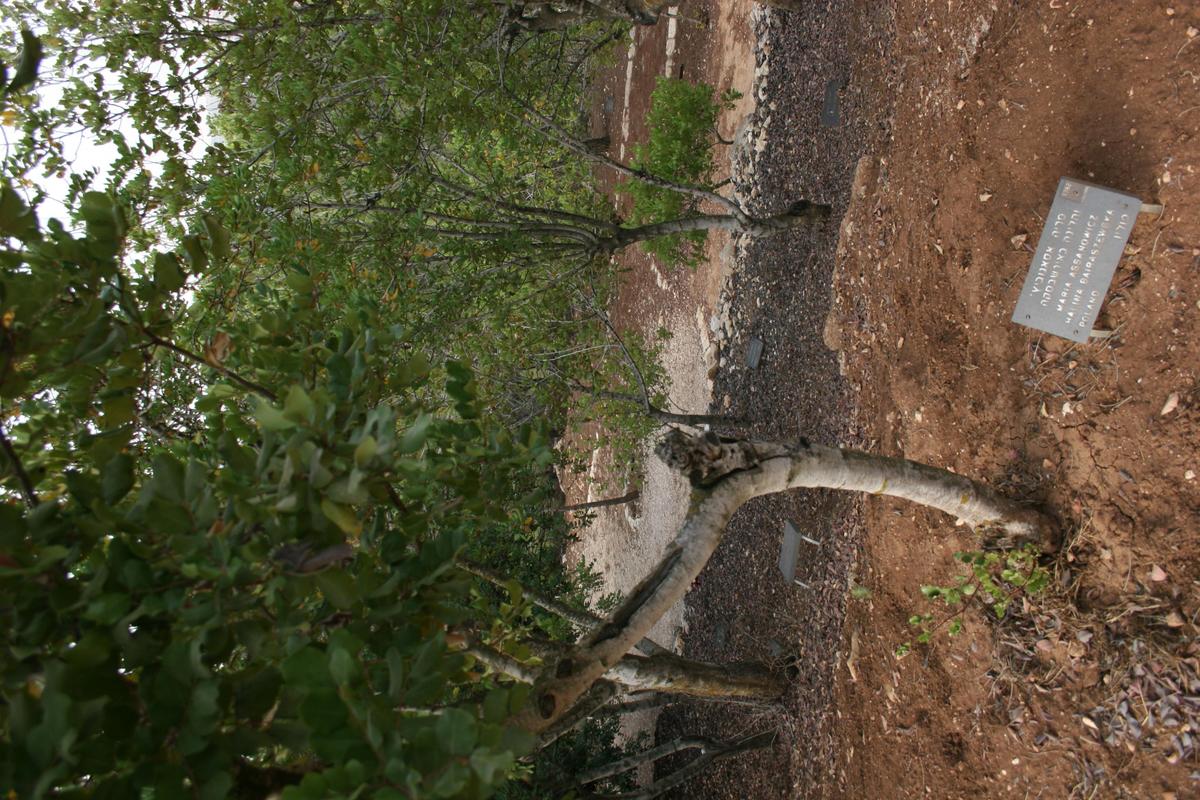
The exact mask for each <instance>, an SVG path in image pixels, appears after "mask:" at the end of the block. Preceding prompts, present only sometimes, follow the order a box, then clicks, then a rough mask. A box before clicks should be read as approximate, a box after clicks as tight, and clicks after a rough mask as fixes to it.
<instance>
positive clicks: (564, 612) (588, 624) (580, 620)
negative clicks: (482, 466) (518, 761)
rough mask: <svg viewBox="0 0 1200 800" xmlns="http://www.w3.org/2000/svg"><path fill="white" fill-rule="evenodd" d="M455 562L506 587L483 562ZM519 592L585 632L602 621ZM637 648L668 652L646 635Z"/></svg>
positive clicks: (528, 592) (537, 595)
mask: <svg viewBox="0 0 1200 800" xmlns="http://www.w3.org/2000/svg"><path fill="white" fill-rule="evenodd" d="M455 563H456V564H458V566H459V568H460V569H462V570H463V571H465V572H469V573H471V574H472V575H474V576H475V577H477V578H483V579H484V580H485V581H487V582H488V583H490V584H492V585H493V586H498V587H500V588H502V589H504V588H507V585H506V584H507V583H508V579H507V578H505V577H504V576H503V575H501V574H500V573H499V572H497V571H496V570H494V569H492V568H491V567H485V566H484V565H483V564H477V563H475V562H474V561H471V560H469V559H466V558H462V557H461V556H460V557H459V558H457V559H456V560H455ZM521 592H522V593H523V594H524V595H525V596H526V597H528V598H529V601H530V602H531V603H533V604H534V605H535V606H537V607H538V608H540V609H542V610H543V611H549V612H550V613H551V614H555V615H557V616H560V617H562V618H563V619H565V620H566V621H567V622H570V623H571V624H572V625H574V626H575V627H577V628H579V629H580V630H581V631H583V632H585V633H586V632H587V631H590V630H593V629H594V628H596V627H597V626H598V625H600V624H601V623H602V622H604V620H602V619H601V618H600V617H598V616H596V615H595V614H593V613H591V612H590V611H580V610H579V609H577V608H573V607H572V606H569V605H567V604H566V603H563V602H561V601H559V600H555V599H554V598H553V597H546V596H545V595H543V594H541V593H539V592H535V591H532V590H530V589H527V588H525V587H524V586H522V587H521ZM637 649H638V650H641V651H642V652H643V653H645V654H646V655H648V656H652V655H657V654H658V653H666V652H668V651H667V649H666V648H665V647H663V646H662V645H660V644H658V643H657V642H655V641H654V640H652V639H650V638H648V637H642V640H641V641H640V642H638V643H637Z"/></svg>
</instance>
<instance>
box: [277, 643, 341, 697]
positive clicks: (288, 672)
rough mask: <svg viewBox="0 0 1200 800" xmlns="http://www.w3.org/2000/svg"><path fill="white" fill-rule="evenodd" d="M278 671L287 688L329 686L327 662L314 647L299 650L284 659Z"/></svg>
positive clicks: (323, 655) (322, 654)
mask: <svg viewBox="0 0 1200 800" xmlns="http://www.w3.org/2000/svg"><path fill="white" fill-rule="evenodd" d="M279 669H280V672H281V673H282V674H283V679H284V681H285V682H286V683H287V684H288V685H289V686H295V687H297V688H300V689H315V688H320V687H323V686H330V685H331V678H330V675H329V662H328V661H327V660H326V658H325V654H324V653H322V652H321V651H320V650H318V649H316V648H315V647H310V646H306V647H302V648H300V649H299V650H297V651H296V652H294V653H292V654H291V655H290V656H288V657H287V658H285V659H284V660H283V663H282V664H280V666H279Z"/></svg>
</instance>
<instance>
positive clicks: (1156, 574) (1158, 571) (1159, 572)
mask: <svg viewBox="0 0 1200 800" xmlns="http://www.w3.org/2000/svg"><path fill="white" fill-rule="evenodd" d="M1149 577H1150V580H1152V581H1154V582H1155V583H1162V582H1163V581H1165V580H1166V579H1167V573H1166V571H1164V570H1163V568H1162V567H1160V566H1159V565H1158V564H1155V565H1154V566H1153V567H1152V568H1151V569H1150V575H1149Z"/></svg>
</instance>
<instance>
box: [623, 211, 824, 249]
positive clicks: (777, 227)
mask: <svg viewBox="0 0 1200 800" xmlns="http://www.w3.org/2000/svg"><path fill="white" fill-rule="evenodd" d="M828 217H829V206H826V205H820V204H817V203H808V202H800V203H796V204H795V205H794V206H793V207H792V208H791V209H789V210H788V212H787V213H785V214H779V215H777V216H774V217H745V218H744V219H743V218H739V217H737V216H735V215H733V214H697V215H696V216H694V217H683V218H681V219H672V220H666V221H664V222H653V223H650V224H648V225H639V226H638V227H636V228H621V229H620V230H619V231H617V232H616V233H615V234H613V235H611V236H609V237H607V238H605V239H601V240H600V247H601V248H602V249H603V250H604V251H606V252H615V251H617V250H620V249H621V248H623V247H628V246H629V245H631V244H634V243H636V242H644V241H647V240H649V239H657V238H658V237H660V236H671V235H672V234H676V233H690V232H692V231H711V230H731V231H743V232H745V233H749V234H751V235H754V236H766V235H769V234H772V233H778V232H779V231H785V230H788V229H789V228H797V227H801V226H804V225H815V224H819V223H820V222H822V221H824V220H825V219H828Z"/></svg>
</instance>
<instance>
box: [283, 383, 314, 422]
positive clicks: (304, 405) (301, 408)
mask: <svg viewBox="0 0 1200 800" xmlns="http://www.w3.org/2000/svg"><path fill="white" fill-rule="evenodd" d="M316 413H317V406H316V404H315V403H313V401H312V398H311V397H309V396H308V392H306V391H304V389H302V388H300V387H299V386H293V387H292V388H290V389H288V393H287V398H285V399H284V401H283V414H284V416H286V417H287V418H288V419H291V420H293V421H294V422H312V421H313V418H314V417H315V416H316Z"/></svg>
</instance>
